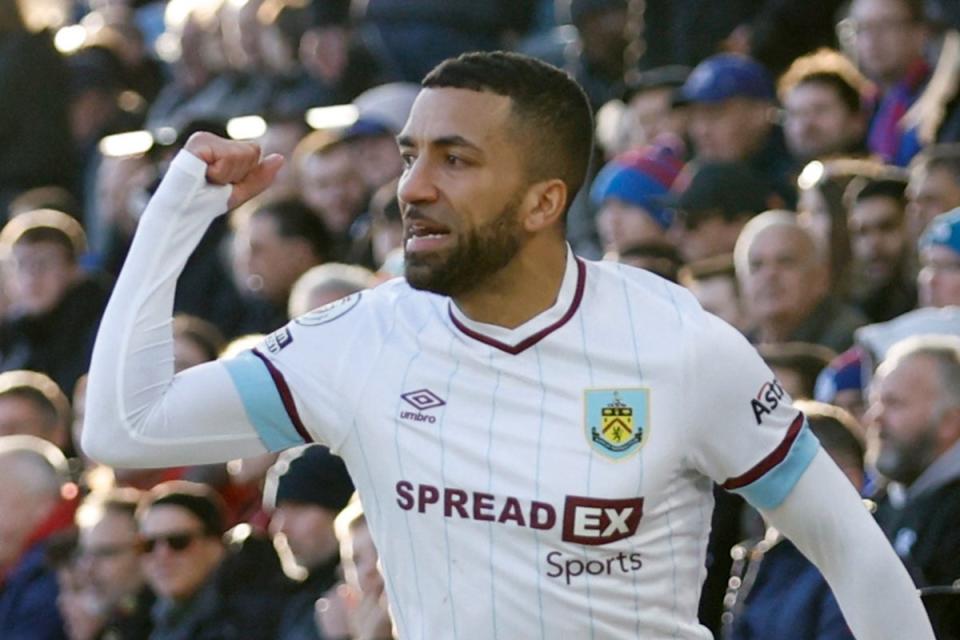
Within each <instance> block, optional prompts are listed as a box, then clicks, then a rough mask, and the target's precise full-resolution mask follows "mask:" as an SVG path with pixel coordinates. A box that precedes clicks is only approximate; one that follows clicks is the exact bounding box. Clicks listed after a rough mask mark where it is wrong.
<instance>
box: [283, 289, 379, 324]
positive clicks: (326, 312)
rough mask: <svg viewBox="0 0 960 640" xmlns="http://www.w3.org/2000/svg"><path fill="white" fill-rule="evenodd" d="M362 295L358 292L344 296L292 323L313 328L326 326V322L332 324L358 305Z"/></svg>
mask: <svg viewBox="0 0 960 640" xmlns="http://www.w3.org/2000/svg"><path fill="white" fill-rule="evenodd" d="M362 295H363V292H362V291H358V292H357V293H353V294H350V295H349V296H345V297H343V298H340V299H339V300H334V301H333V302H330V303H328V304H325V305H323V306H322V307H317V308H316V309H314V310H313V311H310V312H308V313H305V314H304V315H302V316H300V317H299V318H295V319H294V322H296V323H297V324H299V325H302V326H304V327H315V326H318V325H321V324H327V323H328V322H333V321H334V320H336V319H337V318H339V317H341V316H343V315H346V313H347V312H349V311H350V310H352V309H353V308H354V307H356V306H357V305H358V304H360V297H361V296H362Z"/></svg>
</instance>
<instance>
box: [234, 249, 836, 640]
mask: <svg viewBox="0 0 960 640" xmlns="http://www.w3.org/2000/svg"><path fill="white" fill-rule="evenodd" d="M225 365H226V367H227V370H228V371H229V373H230V377H231V378H232V380H233V382H234V385H235V386H236V388H237V390H238V392H239V394H240V397H241V398H242V400H243V404H244V407H245V409H246V412H247V416H248V418H249V420H250V422H251V423H252V424H253V425H254V426H255V427H256V429H257V432H258V433H259V435H260V437H261V439H262V440H263V442H264V443H265V444H266V445H267V446H268V447H269V448H271V449H274V450H276V449H282V448H285V447H288V446H291V445H295V444H300V443H302V442H304V441H311V440H316V441H319V442H323V443H326V444H329V445H330V447H331V448H332V450H333V451H334V452H335V453H338V454H339V455H341V456H343V458H344V459H345V461H346V463H347V465H348V467H349V469H350V472H351V475H352V477H353V479H354V482H355V483H356V485H357V488H358V490H359V493H360V497H361V499H362V501H363V504H364V507H365V510H366V512H367V517H368V518H369V521H370V524H371V531H372V533H373V536H374V540H375V542H376V545H377V548H378V549H379V551H380V554H381V558H382V562H383V565H384V568H385V573H386V584H387V589H388V593H389V597H390V600H391V603H392V606H393V609H394V615H395V618H396V623H397V626H398V629H399V631H400V634H401V637H403V638H413V639H429V640H432V639H435V638H455V639H458V638H459V639H473V638H478V639H479V638H483V639H489V638H503V639H508V640H515V639H517V638H525V639H526V638H550V639H556V638H570V639H576V640H582V639H584V638H597V639H600V638H603V639H610V638H683V639H688V638H689V639H694V638H697V639H700V638H703V639H706V638H709V637H710V634H709V633H708V631H707V630H706V629H704V628H703V627H701V626H700V625H699V624H698V622H697V604H698V600H699V594H700V587H701V583H702V581H703V578H704V573H705V569H704V556H705V549H706V541H707V535H708V532H709V526H710V516H711V511H712V507H713V499H712V494H711V481H716V482H718V483H721V484H723V485H724V486H725V487H727V488H728V489H731V490H734V491H738V492H740V493H742V494H743V495H744V496H745V497H746V498H747V499H748V500H749V501H750V502H751V503H752V504H754V505H755V506H758V507H760V508H764V509H771V508H774V507H776V506H777V505H778V504H780V502H781V501H782V500H783V499H784V498H785V497H786V495H787V494H788V493H789V492H790V490H791V489H792V488H793V486H794V484H795V483H796V482H797V479H798V478H799V477H800V475H801V474H802V473H803V471H804V470H805V469H806V467H807V466H808V465H809V464H810V462H811V460H812V459H813V457H814V455H815V454H816V452H817V449H818V446H819V445H818V443H817V441H816V439H815V438H814V437H813V436H812V435H811V434H810V432H809V430H808V429H807V428H805V426H804V420H803V417H802V416H801V415H800V414H799V413H798V412H797V411H796V410H795V409H792V408H791V407H790V405H789V398H787V397H786V395H785V394H784V391H783V389H782V388H781V387H780V385H779V384H778V383H777V381H776V380H775V379H774V376H773V374H772V373H771V372H770V371H769V369H768V368H767V367H766V366H765V365H764V364H763V362H762V361H761V360H760V358H759V356H758V355H757V354H756V352H755V351H754V349H753V348H752V347H751V346H750V345H749V344H748V343H747V342H746V341H745V340H744V339H743V337H741V336H740V335H739V334H738V333H737V332H736V331H735V330H734V329H732V328H730V327H729V326H728V325H726V324H724V323H723V322H721V321H720V320H718V319H716V318H715V317H713V316H711V315H709V314H707V313H705V312H704V311H703V310H702V309H701V308H700V307H699V306H698V304H697V303H696V302H695V301H694V299H693V297H692V296H691V295H690V294H689V293H687V292H686V291H685V290H683V289H682V288H680V287H677V286H674V285H672V284H669V283H667V282H666V281H665V280H662V279H660V278H658V277H657V276H654V275H651V274H648V273H646V272H644V271H640V270H637V269H633V268H630V267H626V266H622V265H618V264H614V263H588V262H584V261H582V260H580V259H578V258H575V257H574V256H573V255H572V253H570V254H568V259H567V267H566V273H565V276H564V280H563V284H562V288H561V291H560V294H559V296H558V299H557V301H556V303H555V305H554V306H553V307H552V308H550V309H548V310H547V311H545V312H544V313H542V314H540V315H539V316H537V317H535V318H533V319H532V320H530V321H529V322H527V323H525V324H524V325H522V326H520V327H518V328H516V329H512V330H511V329H505V328H503V327H497V326H491V325H485V324H481V323H477V322H473V321H471V320H470V319H469V318H467V317H465V316H464V315H463V314H462V313H461V312H460V311H459V310H458V308H457V307H456V305H454V304H453V303H452V302H451V301H450V300H449V299H447V298H444V297H441V296H437V295H432V294H429V293H425V292H421V291H416V290H413V289H412V288H410V287H409V286H408V285H407V284H406V283H405V282H404V281H402V280H395V281H391V282H388V283H386V284H384V285H381V286H380V287H378V288H377V289H375V290H372V291H366V292H363V293H360V294H356V295H354V296H350V297H348V298H344V299H342V300H340V301H338V302H335V303H332V304H331V305H328V306H326V307H323V308H321V309H319V310H316V311H314V312H312V313H309V314H307V315H305V316H303V317H301V318H298V319H297V320H295V321H293V322H291V323H290V324H289V325H287V326H286V327H284V328H283V329H280V330H279V331H277V332H275V333H274V334H272V335H271V336H269V337H268V338H267V339H266V340H265V341H264V342H263V343H262V344H261V345H260V346H259V347H258V348H257V349H255V350H253V351H250V352H247V353H245V354H242V355H241V356H239V357H238V358H236V359H233V360H229V361H226V362H225Z"/></svg>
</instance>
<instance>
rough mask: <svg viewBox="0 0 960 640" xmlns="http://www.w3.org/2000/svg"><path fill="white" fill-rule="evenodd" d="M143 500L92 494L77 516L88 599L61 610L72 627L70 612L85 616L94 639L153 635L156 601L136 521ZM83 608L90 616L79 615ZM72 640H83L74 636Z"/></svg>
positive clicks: (129, 493)
mask: <svg viewBox="0 0 960 640" xmlns="http://www.w3.org/2000/svg"><path fill="white" fill-rule="evenodd" d="M139 498H140V493H139V492H138V491H136V490H135V489H126V490H118V491H114V492H111V493H110V494H107V495H91V496H88V498H87V499H86V500H84V502H83V504H82V505H81V506H80V509H79V511H78V512H77V524H78V526H79V530H80V540H79V545H78V547H77V552H76V553H77V560H76V571H77V574H78V577H79V579H80V581H81V590H82V592H83V593H84V594H86V595H87V596H88V599H87V600H86V601H83V602H73V603H71V602H68V603H63V602H62V601H61V611H63V612H64V617H65V618H66V619H67V622H68V625H69V624H70V620H71V613H73V614H74V615H76V614H79V615H83V614H84V613H86V618H87V619H86V623H87V626H88V628H90V627H93V628H94V630H95V633H94V634H93V635H90V636H88V637H90V638H104V639H107V638H120V639H127V638H129V639H133V638H146V637H147V636H148V635H149V633H150V627H151V623H150V608H151V607H152V605H153V603H154V600H155V597H154V595H153V593H152V592H151V591H150V590H149V589H148V588H147V587H146V583H145V582H144V577H143V571H142V568H141V565H140V562H141V549H140V538H139V535H138V533H137V521H136V517H135V513H136V509H137V502H138V500H139ZM65 604H66V610H64V609H65V606H64V605H65ZM83 605H86V606H85V607H84V608H85V609H86V611H83V612H78V611H77V609H78V608H80V607H82V606H83ZM91 622H92V623H94V624H90V623H91ZM71 640H78V639H77V638H76V635H75V634H74V633H71Z"/></svg>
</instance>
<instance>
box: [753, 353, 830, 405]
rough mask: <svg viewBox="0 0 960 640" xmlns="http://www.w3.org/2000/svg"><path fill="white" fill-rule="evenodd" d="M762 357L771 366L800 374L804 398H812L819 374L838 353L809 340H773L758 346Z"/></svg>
mask: <svg viewBox="0 0 960 640" xmlns="http://www.w3.org/2000/svg"><path fill="white" fill-rule="evenodd" d="M757 351H758V352H759V353H760V357H761V358H763V361H764V362H766V363H767V366H769V367H771V368H782V369H790V370H791V371H793V372H795V373H796V374H797V375H798V376H800V384H802V385H803V389H802V391H803V395H802V396H801V397H802V398H812V397H813V391H814V387H815V386H816V383H817V376H818V375H820V372H821V371H823V370H824V369H825V368H827V366H828V365H829V364H830V362H831V361H832V360H833V359H834V358H836V357H837V354H836V353H834V352H833V350H831V349H830V348H828V347H825V346H823V345H819V344H811V343H807V342H771V343H766V344H761V345H758V346H757Z"/></svg>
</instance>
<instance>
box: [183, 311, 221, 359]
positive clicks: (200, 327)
mask: <svg viewBox="0 0 960 640" xmlns="http://www.w3.org/2000/svg"><path fill="white" fill-rule="evenodd" d="M173 335H174V337H176V336H182V337H184V338H186V339H187V340H189V341H190V342H192V343H193V344H194V345H195V346H197V347H199V348H200V350H201V351H203V354H204V357H206V359H207V361H209V360H216V359H217V358H218V357H219V356H220V352H221V351H223V348H224V347H225V346H227V340H226V338H224V337H223V333H221V332H220V329H218V328H217V326H216V325H215V324H213V323H212V322H208V321H207V320H204V319H203V318H198V317H197V316H192V315H190V314H187V313H178V314H177V315H175V316H173Z"/></svg>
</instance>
